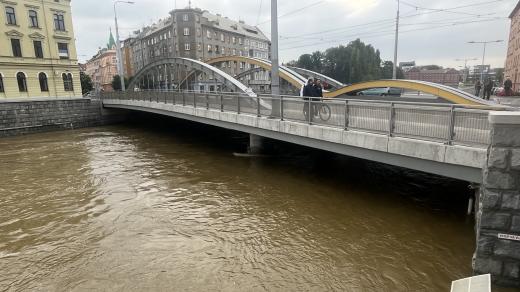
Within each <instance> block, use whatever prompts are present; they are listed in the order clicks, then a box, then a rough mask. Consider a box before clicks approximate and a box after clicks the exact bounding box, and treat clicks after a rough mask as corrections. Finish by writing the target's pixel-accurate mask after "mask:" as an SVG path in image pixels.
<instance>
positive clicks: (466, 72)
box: [455, 58, 478, 84]
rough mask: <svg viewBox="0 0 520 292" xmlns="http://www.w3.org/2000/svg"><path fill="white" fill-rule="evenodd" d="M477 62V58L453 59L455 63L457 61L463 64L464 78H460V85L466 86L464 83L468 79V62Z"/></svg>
mask: <svg viewBox="0 0 520 292" xmlns="http://www.w3.org/2000/svg"><path fill="white" fill-rule="evenodd" d="M476 60H478V59H477V58H471V59H455V61H458V62H462V61H463V62H464V76H463V78H462V83H464V84H466V81H467V79H468V75H469V69H468V61H476Z"/></svg>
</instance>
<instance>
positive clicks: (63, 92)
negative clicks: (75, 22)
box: [0, 0, 81, 98]
mask: <svg viewBox="0 0 520 292" xmlns="http://www.w3.org/2000/svg"><path fill="white" fill-rule="evenodd" d="M70 3H71V0H16V1H7V0H3V1H0V10H1V11H2V13H0V31H1V32H2V33H1V34H0V98H26V97H31V98H40V97H41V98H49V97H51V98H56V97H58V98H64V97H81V83H80V74H79V66H78V60H77V53H76V45H75V38H74V30H73V26H72V15H71V6H70Z"/></svg>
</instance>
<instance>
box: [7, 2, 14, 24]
mask: <svg viewBox="0 0 520 292" xmlns="http://www.w3.org/2000/svg"><path fill="white" fill-rule="evenodd" d="M5 18H6V19H7V24H11V25H16V14H15V13H14V8H13V7H9V6H7V7H6V8H5Z"/></svg>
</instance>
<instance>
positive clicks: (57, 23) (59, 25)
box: [54, 13, 65, 31]
mask: <svg viewBox="0 0 520 292" xmlns="http://www.w3.org/2000/svg"><path fill="white" fill-rule="evenodd" d="M54 29H55V30H59V31H65V17H63V14H59V13H55V14H54Z"/></svg>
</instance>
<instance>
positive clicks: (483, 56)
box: [468, 40, 503, 95]
mask: <svg viewBox="0 0 520 292" xmlns="http://www.w3.org/2000/svg"><path fill="white" fill-rule="evenodd" d="M501 42H503V40H496V41H481V42H475V41H471V42H468V44H483V45H484V52H483V53H482V67H481V68H480V83H481V84H484V63H485V60H486V45H487V44H490V43H501ZM482 95H484V90H482Z"/></svg>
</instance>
